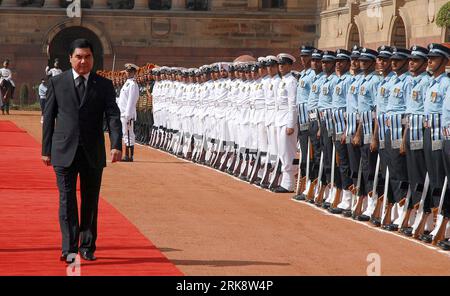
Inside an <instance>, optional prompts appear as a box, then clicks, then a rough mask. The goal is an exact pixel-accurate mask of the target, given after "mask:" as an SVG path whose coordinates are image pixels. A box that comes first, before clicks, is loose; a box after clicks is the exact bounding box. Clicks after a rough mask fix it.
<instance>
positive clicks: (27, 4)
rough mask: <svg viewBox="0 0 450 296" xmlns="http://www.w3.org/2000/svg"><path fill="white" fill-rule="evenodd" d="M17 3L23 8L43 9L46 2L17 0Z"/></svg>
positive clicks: (42, 0)
mask: <svg viewBox="0 0 450 296" xmlns="http://www.w3.org/2000/svg"><path fill="white" fill-rule="evenodd" d="M16 3H17V5H18V6H22V7H42V6H43V5H44V0H17V1H16Z"/></svg>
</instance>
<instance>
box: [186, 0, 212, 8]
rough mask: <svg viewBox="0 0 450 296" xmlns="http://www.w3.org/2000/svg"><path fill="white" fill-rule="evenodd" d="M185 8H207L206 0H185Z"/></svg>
mask: <svg viewBox="0 0 450 296" xmlns="http://www.w3.org/2000/svg"><path fill="white" fill-rule="evenodd" d="M186 8H187V9H189V10H208V0H187V1H186Z"/></svg>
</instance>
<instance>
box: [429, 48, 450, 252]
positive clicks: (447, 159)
mask: <svg viewBox="0 0 450 296" xmlns="http://www.w3.org/2000/svg"><path fill="white" fill-rule="evenodd" d="M434 47H436V46H434ZM438 49H440V50H441V52H444V53H446V58H447V64H448V61H449V60H450V49H449V48H442V47H439V46H438ZM435 50H436V49H435ZM444 60H445V59H444ZM444 63H445V62H444ZM449 80H450V75H448V81H449ZM442 133H443V140H444V142H443V148H442V155H443V160H444V168H445V176H446V177H447V180H450V87H449V88H447V95H446V97H445V99H444V104H443V109H442ZM443 190H444V189H443ZM445 190H446V193H445V199H444V201H443V202H442V212H441V213H440V214H441V215H442V216H443V221H442V225H441V226H440V229H438V230H437V233H436V237H434V238H433V240H434V241H437V245H438V246H439V247H440V248H442V249H443V250H446V251H448V250H450V241H449V238H450V223H449V218H450V198H449V197H448V195H449V191H450V189H449V187H448V181H447V188H445ZM444 229H445V230H444ZM441 233H444V234H443V235H440V234H441Z"/></svg>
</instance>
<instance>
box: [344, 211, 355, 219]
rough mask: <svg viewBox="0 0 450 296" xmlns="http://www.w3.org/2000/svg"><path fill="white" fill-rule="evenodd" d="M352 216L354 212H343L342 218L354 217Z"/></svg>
mask: <svg viewBox="0 0 450 296" xmlns="http://www.w3.org/2000/svg"><path fill="white" fill-rule="evenodd" d="M352 214H353V213H352V210H343V211H342V216H344V217H347V218H350V217H353V216H352Z"/></svg>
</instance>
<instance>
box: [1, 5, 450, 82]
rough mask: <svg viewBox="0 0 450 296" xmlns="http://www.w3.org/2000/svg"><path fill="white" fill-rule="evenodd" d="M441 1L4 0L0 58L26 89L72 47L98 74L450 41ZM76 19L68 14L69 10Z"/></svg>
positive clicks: (66, 63) (61, 58) (64, 56)
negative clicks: (304, 48)
mask: <svg viewBox="0 0 450 296" xmlns="http://www.w3.org/2000/svg"><path fill="white" fill-rule="evenodd" d="M446 2H448V1H447V0H319V1H312V0H81V4H82V8H81V15H80V17H77V16H75V17H69V16H68V14H67V9H66V7H67V6H68V5H72V6H73V3H71V2H67V1H64V0H1V4H0V26H1V28H2V32H1V33H0V59H4V58H9V59H10V60H11V64H12V70H13V72H14V75H15V77H14V79H15V81H16V84H18V85H21V84H22V83H27V84H28V85H33V84H35V83H36V82H37V81H39V80H40V78H41V77H42V76H43V75H44V68H45V66H47V65H48V64H51V63H52V61H53V60H54V58H56V57H58V58H60V60H61V65H62V67H63V68H67V67H68V66H69V64H68V59H67V49H68V45H69V43H70V41H71V40H72V39H74V38H77V37H87V38H89V39H91V40H92V41H93V43H94V47H95V51H96V57H95V60H96V68H97V69H111V68H112V67H113V65H114V66H115V68H116V69H117V68H119V67H122V66H123V64H124V63H125V62H134V63H136V64H138V65H143V64H145V63H147V62H153V63H157V64H161V65H169V66H170V65H181V66H187V67H191V66H200V65H202V64H205V63H210V62H213V61H218V60H223V61H230V60H232V59H233V58H235V57H236V56H239V55H242V54H251V55H254V56H259V55H267V54H274V53H278V52H282V51H283V52H289V53H292V54H294V55H298V47H299V45H300V44H311V45H315V46H318V47H320V48H329V49H334V48H337V47H347V48H348V47H351V46H352V45H353V44H360V45H363V46H369V47H376V46H377V45H380V44H395V45H401V46H410V45H412V44H414V43H418V44H426V43H428V42H431V41H433V42H445V41H447V42H448V41H449V35H450V30H449V29H448V28H440V27H438V26H437V25H436V13H437V11H438V10H439V9H440V7H442V5H444V4H445V3H446ZM72 12H74V11H72Z"/></svg>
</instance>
